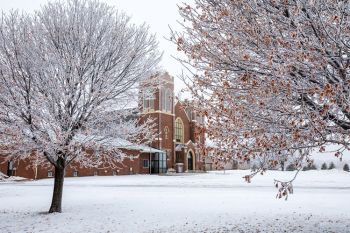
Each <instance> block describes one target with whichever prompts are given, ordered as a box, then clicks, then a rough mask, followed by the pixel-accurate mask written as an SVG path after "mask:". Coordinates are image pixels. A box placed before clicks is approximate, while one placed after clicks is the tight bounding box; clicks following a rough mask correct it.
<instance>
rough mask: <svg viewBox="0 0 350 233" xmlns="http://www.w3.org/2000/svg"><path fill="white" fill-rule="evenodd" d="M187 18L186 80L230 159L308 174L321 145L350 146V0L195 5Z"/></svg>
mask: <svg viewBox="0 0 350 233" xmlns="http://www.w3.org/2000/svg"><path fill="white" fill-rule="evenodd" d="M180 14H181V16H182V17H183V19H184V21H183V22H181V24H182V26H183V31H182V32H172V38H171V39H172V40H173V41H174V42H175V43H176V44H177V46H178V50H179V51H182V52H183V53H184V54H185V55H186V59H182V60H181V62H182V63H183V64H184V65H186V66H187V67H188V70H190V71H191V72H192V75H189V76H187V77H184V80H185V81H186V82H187V85H188V89H189V90H190V91H191V93H192V94H193V96H194V98H195V100H197V102H198V103H200V106H201V107H202V108H205V110H204V113H205V114H206V115H207V116H208V125H209V126H208V132H209V135H210V136H211V137H213V138H214V139H216V140H218V141H220V143H225V144H226V145H225V148H226V149H227V152H228V154H234V155H235V157H236V158H237V159H240V160H248V161H249V160H251V159H254V158H256V157H257V156H259V157H261V159H260V160H261V161H264V163H271V165H276V166H277V165H278V163H279V161H281V160H279V159H278V157H279V155H283V156H286V155H287V156H288V157H294V158H295V161H299V162H296V165H297V166H298V167H299V168H300V167H301V161H302V160H307V161H311V159H310V158H309V155H310V152H311V151H312V149H313V148H321V149H320V150H321V151H322V150H324V146H325V145H326V144H327V143H335V144H338V145H339V149H338V151H337V152H336V155H337V156H339V157H341V156H342V152H343V151H344V150H347V149H348V148H349V129H350V95H349V94H350V89H349V88H350V78H349V77H350V76H349V72H350V69H349V65H350V60H349V53H350V43H349V42H350V37H349V35H350V27H349V26H350V21H349V14H350V3H349V2H348V1H333V0H319V1H303V0H289V1H284V0H277V1H274V0H254V1H250V0H237V1H230V0H196V1H195V3H194V5H192V6H191V5H187V4H185V5H183V6H180ZM282 152H283V153H282ZM273 158H274V159H273ZM263 165H264V164H263ZM262 171H264V170H263V166H262V168H261V169H259V170H258V171H257V172H262ZM250 178H251V176H247V177H246V179H247V180H250ZM284 191H285V190H284ZM283 194H284V195H286V193H283Z"/></svg>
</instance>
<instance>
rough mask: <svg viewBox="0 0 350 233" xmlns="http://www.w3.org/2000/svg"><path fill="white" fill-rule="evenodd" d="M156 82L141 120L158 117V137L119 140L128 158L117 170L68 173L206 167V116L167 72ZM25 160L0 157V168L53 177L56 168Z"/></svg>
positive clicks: (85, 172)
mask: <svg viewBox="0 0 350 233" xmlns="http://www.w3.org/2000/svg"><path fill="white" fill-rule="evenodd" d="M155 81H156V84H155V85H151V86H148V85H145V86H143V88H142V90H141V92H140V93H141V95H140V96H139V100H140V104H139V108H138V109H135V111H136V112H137V115H138V117H139V119H140V120H141V121H142V120H143V119H145V117H152V118H153V119H155V122H156V127H157V129H156V130H157V131H158V132H157V135H158V136H157V138H156V139H155V140H154V141H153V142H152V143H151V144H150V145H133V144H131V143H130V142H127V141H126V140H119V139H116V145H118V146H117V147H118V148H119V149H121V150H123V151H124V152H125V153H126V154H127V155H128V157H127V158H125V159H124V160H123V162H122V163H121V164H120V166H119V168H118V169H110V168H101V167H97V168H80V167H79V165H76V164H75V165H74V166H73V165H72V166H68V167H67V168H66V176H68V177H69V176H93V175H127V174H158V173H166V172H169V171H177V172H193V171H198V170H203V169H204V163H203V161H204V155H203V153H204V150H203V148H204V142H205V137H204V130H203V127H202V126H201V123H203V118H202V117H201V116H198V115H196V113H195V112H194V111H192V109H191V108H190V107H188V106H187V104H184V103H182V102H181V101H178V100H176V98H175V97H174V78H173V77H171V76H170V75H169V74H168V73H163V74H160V75H158V76H157V77H155ZM28 165H29V162H28V161H25V160H19V161H6V162H5V160H4V158H3V157H1V156H0V171H1V172H2V173H4V174H7V175H15V176H22V177H26V178H30V179H40V178H47V177H53V176H54V174H53V173H54V169H53V167H50V166H49V167H41V166H35V164H34V165H33V164H32V165H31V166H28Z"/></svg>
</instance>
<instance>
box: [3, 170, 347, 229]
mask: <svg viewBox="0 0 350 233" xmlns="http://www.w3.org/2000/svg"><path fill="white" fill-rule="evenodd" d="M247 172H248V171H229V172H226V174H223V172H210V173H207V174H196V175H184V176H157V175H151V176H150V175H135V176H114V177H82V178H66V180H65V188H64V196H63V211H64V212H63V213H61V214H51V215H49V214H46V211H47V210H48V208H49V205H50V199H51V192H52V184H53V180H52V179H46V180H39V181H25V182H6V183H1V182H0V232H350V200H349V198H350V173H347V172H343V171H339V170H331V171H329V170H327V171H307V172H301V173H300V175H299V176H298V178H297V180H296V181H295V186H294V187H295V190H294V191H295V193H294V195H291V196H290V197H289V200H288V201H284V200H277V199H275V194H276V189H275V188H274V187H273V179H274V178H279V179H288V178H290V177H292V176H293V175H294V173H293V172H279V171H269V172H268V173H267V174H265V175H264V176H260V175H259V176H257V177H255V178H254V179H253V181H252V183H251V184H247V183H245V182H244V181H243V179H242V176H243V175H245V174H247Z"/></svg>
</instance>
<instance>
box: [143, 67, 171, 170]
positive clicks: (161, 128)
mask: <svg viewBox="0 0 350 233" xmlns="http://www.w3.org/2000/svg"><path fill="white" fill-rule="evenodd" d="M150 80H151V81H150V83H148V84H147V85H142V88H141V92H140V94H141V95H140V104H139V106H140V113H141V119H142V118H146V117H151V118H153V119H155V123H156V127H157V129H156V131H157V135H158V136H157V138H156V140H154V141H153V142H152V145H151V146H152V147H154V148H157V149H160V150H163V151H165V152H166V156H167V168H173V167H174V161H175V146H174V122H175V112H174V78H173V77H172V76H170V75H169V74H168V73H167V72H164V73H160V74H157V75H156V76H154V77H152V78H151V79H150Z"/></svg>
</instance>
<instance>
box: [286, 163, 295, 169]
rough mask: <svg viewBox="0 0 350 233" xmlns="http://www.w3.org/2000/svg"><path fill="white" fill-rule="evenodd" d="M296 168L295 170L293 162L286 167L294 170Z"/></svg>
mask: <svg viewBox="0 0 350 233" xmlns="http://www.w3.org/2000/svg"><path fill="white" fill-rule="evenodd" d="M294 170H295V166H294V164H292V163H291V164H289V165H288V166H287V167H286V171H294Z"/></svg>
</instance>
